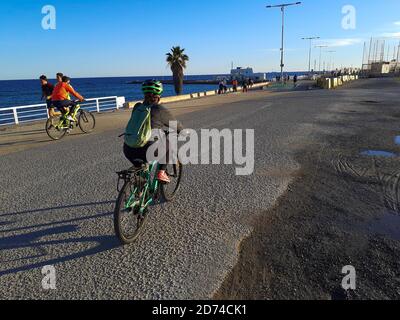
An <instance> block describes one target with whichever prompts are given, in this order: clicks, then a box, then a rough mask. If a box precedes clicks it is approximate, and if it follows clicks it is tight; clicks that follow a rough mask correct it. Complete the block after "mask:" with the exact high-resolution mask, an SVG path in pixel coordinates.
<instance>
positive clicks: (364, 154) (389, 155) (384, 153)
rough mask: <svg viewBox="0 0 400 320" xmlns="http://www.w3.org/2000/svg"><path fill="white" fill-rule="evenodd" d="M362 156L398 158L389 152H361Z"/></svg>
mask: <svg viewBox="0 0 400 320" xmlns="http://www.w3.org/2000/svg"><path fill="white" fill-rule="evenodd" d="M361 155H362V156H368V157H384V158H393V157H396V154H394V153H393V152H389V151H382V150H367V151H363V152H361Z"/></svg>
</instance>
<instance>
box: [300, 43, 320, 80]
mask: <svg viewBox="0 0 400 320" xmlns="http://www.w3.org/2000/svg"><path fill="white" fill-rule="evenodd" d="M302 39H303V40H310V52H309V53H308V73H310V72H311V51H312V41H313V40H316V39H320V37H309V38H302Z"/></svg>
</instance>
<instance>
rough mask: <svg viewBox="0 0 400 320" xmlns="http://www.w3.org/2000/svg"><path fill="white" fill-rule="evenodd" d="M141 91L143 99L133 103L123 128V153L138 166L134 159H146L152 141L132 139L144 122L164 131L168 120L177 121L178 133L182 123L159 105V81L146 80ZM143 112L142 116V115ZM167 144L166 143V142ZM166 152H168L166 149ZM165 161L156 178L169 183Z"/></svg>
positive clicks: (161, 86) (160, 90) (161, 87)
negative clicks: (138, 141)
mask: <svg viewBox="0 0 400 320" xmlns="http://www.w3.org/2000/svg"><path fill="white" fill-rule="evenodd" d="M142 91H143V93H144V101H143V103H138V104H136V105H135V107H134V108H133V111H132V116H131V119H130V121H129V123H128V125H127V127H126V130H125V143H124V154H125V157H126V158H127V159H128V160H129V161H130V162H132V164H133V165H135V166H138V163H136V161H135V160H142V161H144V162H148V161H147V151H148V149H149V147H150V146H151V145H152V144H153V143H154V142H152V141H149V142H146V143H145V145H144V146H141V145H140V144H139V145H138V143H137V142H136V141H135V139H132V138H131V137H132V136H133V135H136V134H137V132H138V130H137V129H138V128H140V129H139V131H140V130H141V129H142V128H143V125H145V123H144V122H146V121H149V124H150V123H151V129H159V130H162V131H164V132H167V131H168V130H169V124H170V122H173V121H174V122H176V123H178V126H177V128H176V129H177V131H178V133H179V132H180V131H182V125H181V124H180V123H179V122H178V121H177V120H176V119H175V117H173V115H172V114H171V112H170V111H169V110H168V109H167V108H165V107H164V106H162V105H160V99H161V95H162V93H163V85H162V83H161V82H160V81H155V80H148V81H146V82H144V83H143V85H142ZM146 112H149V114H148V116H149V117H150V119H149V118H148V117H147V116H146ZM143 114H144V117H145V118H143V117H142V115H143ZM167 145H168V144H167ZM166 151H167V154H168V150H166ZM166 163H167V161H165V164H164V163H163V164H161V165H160V170H159V172H158V174H157V179H158V180H159V181H160V182H163V183H170V182H171V180H170V178H169V177H168V174H167V172H166V169H167V164H166Z"/></svg>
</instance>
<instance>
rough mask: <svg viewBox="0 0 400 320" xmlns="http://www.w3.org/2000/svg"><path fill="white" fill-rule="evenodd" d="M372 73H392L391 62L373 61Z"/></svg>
mask: <svg viewBox="0 0 400 320" xmlns="http://www.w3.org/2000/svg"><path fill="white" fill-rule="evenodd" d="M371 73H373V74H388V73H390V63H389V62H384V61H383V62H373V63H371Z"/></svg>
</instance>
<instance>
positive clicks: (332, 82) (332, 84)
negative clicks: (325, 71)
mask: <svg viewBox="0 0 400 320" xmlns="http://www.w3.org/2000/svg"><path fill="white" fill-rule="evenodd" d="M355 80H358V75H344V76H340V77H335V78H319V79H318V80H317V86H318V87H320V88H323V89H328V90H329V89H334V88H337V87H340V86H342V85H343V84H344V83H346V82H350V81H355Z"/></svg>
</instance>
